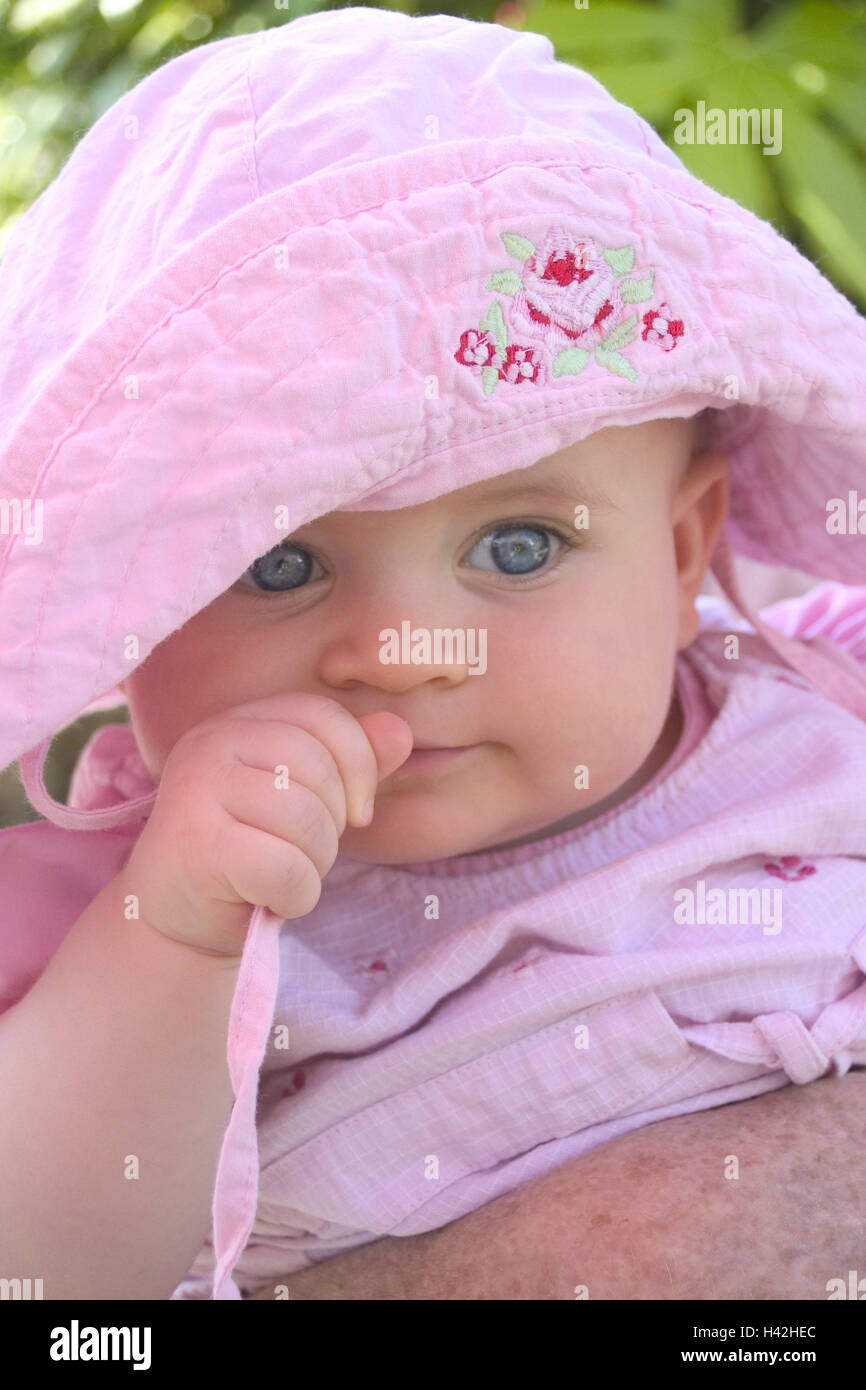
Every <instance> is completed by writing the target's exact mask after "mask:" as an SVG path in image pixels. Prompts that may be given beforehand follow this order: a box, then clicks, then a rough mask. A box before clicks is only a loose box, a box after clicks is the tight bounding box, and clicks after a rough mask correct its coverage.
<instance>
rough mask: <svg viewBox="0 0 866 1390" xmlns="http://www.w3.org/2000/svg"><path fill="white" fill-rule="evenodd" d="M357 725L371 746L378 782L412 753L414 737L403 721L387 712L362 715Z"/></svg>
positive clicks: (398, 716)
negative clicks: (374, 756)
mask: <svg viewBox="0 0 866 1390" xmlns="http://www.w3.org/2000/svg"><path fill="white" fill-rule="evenodd" d="M358 723H359V724H360V725H361V727H362V729H363V730H364V733H365V734H366V735H367V737H368V739H369V740H370V743H371V744H372V745H373V752H374V753H375V754H376V761H377V763H378V764H379V781H380V782H381V780H382V778H383V777H388V776H390V774H391V773H392V772H395V771H396V770H397V768H398V767H399V766H400V765H401V763H405V761H406V759H407V758H408V756H409V754H410V753H411V752H412V745H413V743H414V741H415V736H414V734H413V733H412V730H411V729H410V727H409V725H408V724H407V723H406V720H405V719H401V718H400V715H399V714H391V713H390V712H389V711H388V710H379V711H378V712H377V713H376V714H362V715H361V716H360V717H359V719H358Z"/></svg>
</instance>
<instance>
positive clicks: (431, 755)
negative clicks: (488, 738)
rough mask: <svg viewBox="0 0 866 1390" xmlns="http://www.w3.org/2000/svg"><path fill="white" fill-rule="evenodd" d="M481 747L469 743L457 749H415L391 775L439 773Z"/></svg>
mask: <svg viewBox="0 0 866 1390" xmlns="http://www.w3.org/2000/svg"><path fill="white" fill-rule="evenodd" d="M480 747H481V744H480V743H467V744H463V745H462V746H459V747H455V748H417V747H416V748H413V749H412V752H411V753H410V754H409V756H408V758H407V759H406V761H405V762H404V763H401V765H400V766H399V767H398V768H397V770H396V771H395V772H392V773H391V777H401V776H403V775H404V774H407V773H414V772H434V771H438V770H439V769H440V768H446V767H449V766H451V765H452V764H453V763H456V762H457V761H458V759H460V758H461V757H464V756H465V755H466V754H467V753H470V752H471V751H472V749H473V748H480Z"/></svg>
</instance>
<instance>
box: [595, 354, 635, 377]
mask: <svg viewBox="0 0 866 1390" xmlns="http://www.w3.org/2000/svg"><path fill="white" fill-rule="evenodd" d="M595 360H596V362H598V363H599V364H600V365H601V366H602V367H607V369H608V371H609V372H616V374H617V376H624V377H628V380H629V381H637V372H636V371H635V369H634V367H633V366H632V365H631V363H630V362H627V361H626V360H625V358H624V357H620V355H619V353H618V352H608V351H607V349H606V348H603V347H597V348H596V350H595Z"/></svg>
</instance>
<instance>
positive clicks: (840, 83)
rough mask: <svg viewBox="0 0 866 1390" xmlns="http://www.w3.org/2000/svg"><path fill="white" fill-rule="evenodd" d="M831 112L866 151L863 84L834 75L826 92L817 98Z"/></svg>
mask: <svg viewBox="0 0 866 1390" xmlns="http://www.w3.org/2000/svg"><path fill="white" fill-rule="evenodd" d="M815 99H816V101H817V102H818V103H819V104H820V105H822V106H823V107H824V108H825V110H827V111H829V112H830V114H831V116H833V117H834V118H835V119H836V120H837V121H838V122H839V124H840V125H841V126H843V127H844V130H845V133H846V135H848V136H849V137H850V138H851V139H852V140H853V141H854V143H855V144H856V145H859V147H860V149H861V150H864V151H866V110H864V106H866V101H864V96H863V83H862V82H852V81H850V80H849V78H847V77H837V76H836V75H833V76H832V78H831V80H830V82H829V83H828V85H827V88H826V90H825V91H823V92H820V93H819V94H818V96H817V97H816V98H815Z"/></svg>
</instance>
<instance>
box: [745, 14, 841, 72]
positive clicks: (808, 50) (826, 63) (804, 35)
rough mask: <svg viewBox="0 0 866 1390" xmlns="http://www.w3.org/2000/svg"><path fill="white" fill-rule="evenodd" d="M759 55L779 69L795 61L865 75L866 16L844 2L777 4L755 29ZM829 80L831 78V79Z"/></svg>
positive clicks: (788, 68)
mask: <svg viewBox="0 0 866 1390" xmlns="http://www.w3.org/2000/svg"><path fill="white" fill-rule="evenodd" d="M753 37H754V42H755V44H756V46H757V48H758V49H759V51H760V54H761V56H762V58H763V59H764V60H765V61H766V62H768V63H771V64H772V65H773V66H774V67H776V68H777V69H778V70H779V71H780V72H788V71H790V69H791V67H792V66H793V65H794V64H795V63H812V64H814V66H815V67H819V68H822V67H823V68H831V69H833V68H835V69H836V70H838V71H839V72H843V73H848V74H850V76H851V77H855V78H856V77H861V78H862V77H866V16H864V13H863V7H862V5H861V6H860V7H859V12H858V11H855V10H852V9H849V8H848V7H847V6H842V5H836V4H821V3H813V0H808V2H807V3H805V4H794V5H780V6H777V7H775V9H774V10H772V11H771V12H770V14H769V15H768V16H767V18H766V19H765V20H764V22H763V23H762V24H761V25H760V26H759V28H758V29H756V30H755V32H754V36H753ZM830 80H831V81H832V78H831V79H830Z"/></svg>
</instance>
